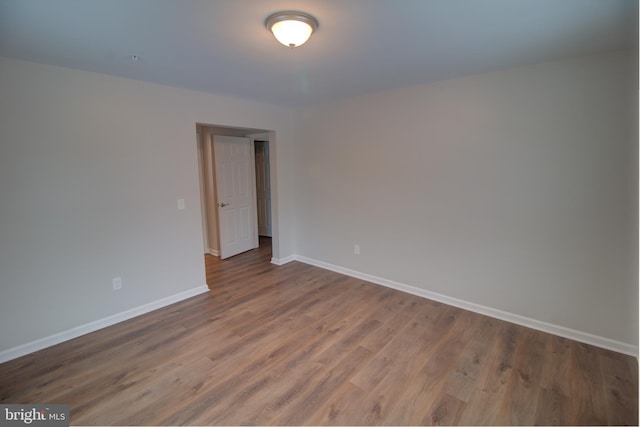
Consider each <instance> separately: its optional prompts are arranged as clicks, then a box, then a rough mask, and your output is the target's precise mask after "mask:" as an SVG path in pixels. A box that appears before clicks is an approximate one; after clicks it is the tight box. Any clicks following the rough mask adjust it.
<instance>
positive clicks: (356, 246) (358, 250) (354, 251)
mask: <svg viewBox="0 0 640 427" xmlns="http://www.w3.org/2000/svg"><path fill="white" fill-rule="evenodd" d="M353 253H354V254H356V255H360V245H353Z"/></svg>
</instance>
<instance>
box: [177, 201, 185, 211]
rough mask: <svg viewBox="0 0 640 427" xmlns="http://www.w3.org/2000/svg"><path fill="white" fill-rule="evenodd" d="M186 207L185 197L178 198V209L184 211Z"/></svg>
mask: <svg viewBox="0 0 640 427" xmlns="http://www.w3.org/2000/svg"><path fill="white" fill-rule="evenodd" d="M184 208H185V204H184V199H178V210H179V211H183V210H184Z"/></svg>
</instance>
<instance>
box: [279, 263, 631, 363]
mask: <svg viewBox="0 0 640 427" xmlns="http://www.w3.org/2000/svg"><path fill="white" fill-rule="evenodd" d="M288 258H291V257H288ZM288 258H287V259H288ZM293 258H294V259H293V260H295V261H300V262H303V263H305V264H309V265H314V266H316V267H320V268H324V269H325V270H331V271H335V272H336V273H341V274H344V275H347V276H351V277H355V278H357V279H361V280H365V281H367V282H371V283H375V284H377V285H382V286H386V287H388V288H392V289H396V290H398V291H402V292H406V293H409V294H412V295H416V296H419V297H423V298H427V299H430V300H433V301H438V302H441V303H444V304H448V305H452V306H454V307H458V308H462V309H464V310H469V311H473V312H475V313H479V314H483V315H485V316H490V317H494V318H496V319H500V320H505V321H507V322H511V323H515V324H517V325H521V326H525V327H527V328H531V329H536V330H539V331H542V332H548V333H550V334H554V335H558V336H561V337H564V338H569V339H572V340H575V341H579V342H582V343H585V344H591V345H594V346H596V347H601V348H605V349H607V350H612V351H615V352H618V353H623V354H628V355H630V356H634V357H636V358H637V357H638V346H634V345H631V344H627V343H624V342H620V341H616V340H612V339H609V338H605V337H600V336H597V335H592V334H589V333H586V332H582V331H577V330H575V329H570V328H565V327H564V326H558V325H554V324H551V323H547V322H543V321H540V320H536V319H531V318H529V317H525V316H520V315H518V314H514V313H509V312H506V311H502V310H498V309H496V308H491V307H486V306H483V305H480V304H475V303H472V302H468V301H464V300H460V299H457V298H452V297H449V296H446V295H442V294H438V293H435V292H430V291H427V290H424V289H420V288H416V287H414V286H410V285H406V284H404V283H399V282H396V281H393V280H388V279H384V278H382V277H377V276H373V275H371V274H367V273H362V272H360V271H356V270H351V269H349V268H345V267H340V266H337V265H333V264H329V263H326V262H323V261H318V260H315V259H312V258H307V257H304V256H300V255H293ZM293 260H292V261H293ZM272 262H273V260H272ZM274 264H275V263H274ZM279 265H280V264H279Z"/></svg>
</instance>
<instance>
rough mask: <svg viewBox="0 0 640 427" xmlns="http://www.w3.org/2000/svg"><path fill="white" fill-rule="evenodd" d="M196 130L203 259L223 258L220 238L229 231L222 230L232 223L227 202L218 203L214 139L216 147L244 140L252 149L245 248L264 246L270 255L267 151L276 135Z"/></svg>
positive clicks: (207, 128) (199, 127) (205, 127)
mask: <svg viewBox="0 0 640 427" xmlns="http://www.w3.org/2000/svg"><path fill="white" fill-rule="evenodd" d="M196 130H197V137H198V138H197V139H198V164H199V169H200V174H199V175H200V196H201V207H202V230H203V249H204V253H205V254H206V256H213V257H221V256H222V257H224V247H225V241H224V240H221V239H224V238H226V237H227V236H228V235H229V234H228V231H229V230H228V229H226V228H225V227H227V228H228V227H232V228H233V227H234V225H233V221H229V220H228V217H229V214H228V207H227V202H228V201H227V200H225V201H222V200H221V197H223V195H222V193H221V191H222V190H221V189H220V188H219V184H220V183H221V181H223V178H221V177H220V173H221V171H222V167H221V166H220V165H218V168H216V139H217V140H218V142H219V143H218V145H221V144H220V141H223V140H227V141H228V140H231V141H233V140H234V138H235V139H237V140H247V141H248V142H249V143H250V148H251V158H250V161H251V165H250V181H251V182H250V184H251V192H252V196H251V197H252V201H251V204H250V208H251V212H250V213H249V214H248V215H250V216H251V222H252V225H251V240H252V242H253V244H250V246H248V247H246V249H254V248H258V247H260V248H261V249H263V248H264V246H269V252H272V246H273V243H272V241H274V240H275V239H277V236H276V235H274V234H275V233H274V229H273V227H272V218H273V212H272V206H273V205H272V199H271V193H272V191H271V172H272V168H271V162H272V156H271V154H272V153H271V151H272V150H270V142H271V141H270V140H271V139H273V137H274V136H275V134H274V132H273V131H267V130H263V129H252V128H234V127H226V126H219V125H206V124H197V125H196ZM256 147H257V149H256ZM219 148H220V147H218V149H219ZM219 155H220V153H219ZM218 160H220V159H218ZM218 163H219V162H218ZM218 169H220V170H218ZM223 198H224V197H223ZM245 246H246V245H245ZM243 251H244V250H243ZM223 261H224V260H223ZM205 264H207V263H205Z"/></svg>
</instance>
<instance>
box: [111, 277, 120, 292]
mask: <svg viewBox="0 0 640 427" xmlns="http://www.w3.org/2000/svg"><path fill="white" fill-rule="evenodd" d="M111 283H112V284H113V290H114V291H117V290H118V289H122V278H121V277H114V278H113V280H112V281H111Z"/></svg>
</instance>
